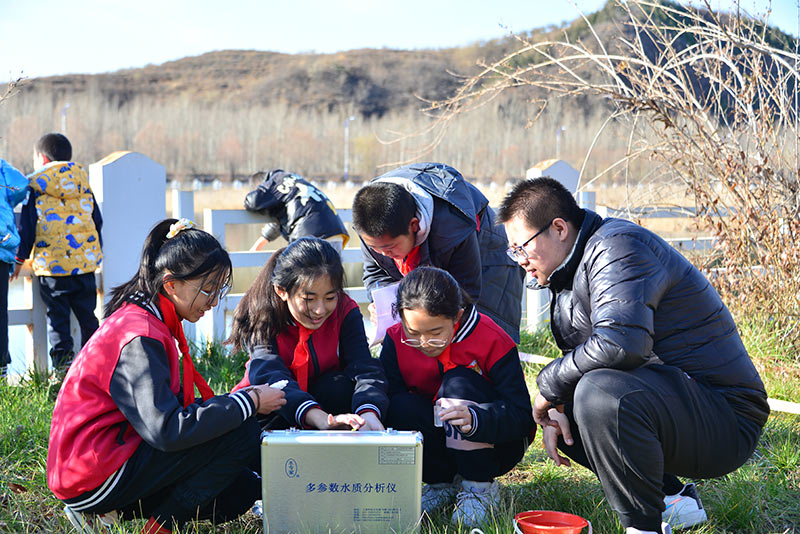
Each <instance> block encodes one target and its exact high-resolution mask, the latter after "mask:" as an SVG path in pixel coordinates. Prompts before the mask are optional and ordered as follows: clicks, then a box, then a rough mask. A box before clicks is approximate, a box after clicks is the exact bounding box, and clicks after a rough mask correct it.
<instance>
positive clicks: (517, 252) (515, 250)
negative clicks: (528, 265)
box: [506, 220, 553, 261]
mask: <svg viewBox="0 0 800 534" xmlns="http://www.w3.org/2000/svg"><path fill="white" fill-rule="evenodd" d="M551 224H553V221H552V220H551V221H550V222H549V223H547V224H545V225H544V226H542V227H541V228H540V229H539V231H538V232H536V233H535V234H533V235H532V236H530V237H529V238H528V240H527V241H525V242H524V243H523V244H521V245H514V246H510V247H508V248H507V249H506V254H508V257H509V258H511V259H512V260H514V261H522V260H526V259H528V253H527V252H525V247H526V246H527V245H528V243H530V242H531V241H533V240H534V239H536V238H537V237H539V236H540V235H541V234H542V233H544V231H545V230H547V229H548V228H550V225H551Z"/></svg>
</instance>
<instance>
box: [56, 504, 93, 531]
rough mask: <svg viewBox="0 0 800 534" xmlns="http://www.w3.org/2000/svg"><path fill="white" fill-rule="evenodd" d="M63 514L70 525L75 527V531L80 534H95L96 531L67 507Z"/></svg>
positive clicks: (79, 515)
mask: <svg viewBox="0 0 800 534" xmlns="http://www.w3.org/2000/svg"><path fill="white" fill-rule="evenodd" d="M64 514H66V516H67V519H69V522H70V524H71V525H72V526H73V527H75V530H77V531H78V532H79V533H80V534H97V531H96V530H95V529H94V528H92V527H91V526H90V525H89V524H87V523H86V521H85V520H84V519H83V516H82V515H81V514H79V513H76V512H75V511H73V510H72V508H70V507H69V506H65V507H64Z"/></svg>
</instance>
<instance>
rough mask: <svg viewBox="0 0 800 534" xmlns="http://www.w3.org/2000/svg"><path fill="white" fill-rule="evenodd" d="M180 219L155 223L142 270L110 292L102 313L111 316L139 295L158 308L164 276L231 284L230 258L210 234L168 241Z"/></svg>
mask: <svg viewBox="0 0 800 534" xmlns="http://www.w3.org/2000/svg"><path fill="white" fill-rule="evenodd" d="M176 222H178V220H177V219H164V220H163V221H161V222H160V223H158V224H156V225H155V226H154V227H153V229H152V230H150V233H149V234H147V238H146V239H145V240H144V246H143V247H142V259H141V261H140V262H139V271H138V272H137V273H136V274H135V275H134V276H133V278H131V279H130V280H128V281H127V282H125V283H124V284H121V285H118V286H117V287H115V288H113V289H112V290H111V299H109V301H108V304H106V307H105V310H103V313H104V315H105V317H108V316H109V315H111V314H112V313H114V312H115V311H116V310H117V309H119V308H120V307H121V306H122V305H123V304H124V303H125V301H126V300H127V299H128V298H129V297H130V296H132V295H134V294H136V293H141V294H142V295H143V298H144V300H145V301H146V302H152V303H154V304H155V305H156V306H158V300H157V299H156V298H155V297H156V295H158V293H159V292H160V291H161V288H162V287H163V286H164V275H165V274H166V273H169V274H170V277H171V278H172V279H175V280H195V279H202V283H201V287H203V286H205V284H206V283H207V280H208V279H209V278H211V277H217V278H218V279H217V280H215V286H217V287H219V286H221V285H222V284H229V283H230V280H231V259H230V257H229V256H228V253H227V252H226V251H225V249H224V248H222V246H221V245H220V244H219V241H217V240H216V239H214V236H212V235H211V234H209V233H208V232H204V231H203V230H200V229H198V228H187V229H185V230H181V231H180V232H178V233H177V234H176V235H175V236H173V237H171V238H169V239H167V233H168V232H169V230H170V226H171V225H172V224H174V223H176Z"/></svg>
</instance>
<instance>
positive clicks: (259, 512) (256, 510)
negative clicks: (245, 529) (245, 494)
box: [250, 499, 264, 518]
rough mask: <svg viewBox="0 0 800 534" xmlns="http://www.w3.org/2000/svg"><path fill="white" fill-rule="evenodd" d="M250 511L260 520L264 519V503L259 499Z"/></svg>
mask: <svg viewBox="0 0 800 534" xmlns="http://www.w3.org/2000/svg"><path fill="white" fill-rule="evenodd" d="M250 511H251V512H252V513H253V515H254V516H256V517H258V518H262V517H264V501H262V500H261V499H259V500H257V501H256V502H254V503H253V506H252V507H251V508H250Z"/></svg>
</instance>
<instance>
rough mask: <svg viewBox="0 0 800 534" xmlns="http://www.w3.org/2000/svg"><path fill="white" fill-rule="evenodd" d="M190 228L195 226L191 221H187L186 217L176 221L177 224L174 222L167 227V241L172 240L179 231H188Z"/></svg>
mask: <svg viewBox="0 0 800 534" xmlns="http://www.w3.org/2000/svg"><path fill="white" fill-rule="evenodd" d="M190 228H197V225H196V224H195V223H194V221H192V220H191V219H187V218H186V217H181V218H180V219H178V221H177V222H174V223H172V224H170V225H169V232H167V239H172V238H173V237H175V236H176V235H178V234H179V233H181V231H183V230H188V229H190Z"/></svg>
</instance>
